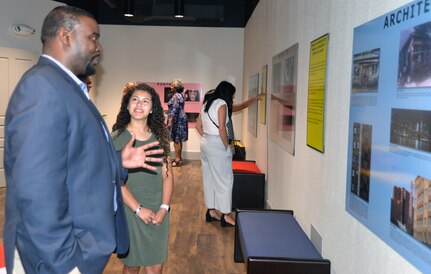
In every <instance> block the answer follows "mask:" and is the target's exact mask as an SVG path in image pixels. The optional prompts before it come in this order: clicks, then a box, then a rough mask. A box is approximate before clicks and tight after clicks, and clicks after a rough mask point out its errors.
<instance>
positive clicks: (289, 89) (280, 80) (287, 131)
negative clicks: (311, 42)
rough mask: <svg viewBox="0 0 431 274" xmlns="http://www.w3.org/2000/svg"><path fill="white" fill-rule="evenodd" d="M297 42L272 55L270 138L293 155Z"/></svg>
mask: <svg viewBox="0 0 431 274" xmlns="http://www.w3.org/2000/svg"><path fill="white" fill-rule="evenodd" d="M298 48H299V45H298V43H296V44H294V45H293V46H291V47H290V48H288V49H286V50H284V51H282V52H280V53H279V54H277V55H275V56H274V57H272V93H271V108H270V109H271V112H270V116H271V118H270V119H269V120H270V121H271V123H270V136H271V140H272V141H274V142H275V143H277V144H278V145H280V146H281V147H282V148H283V149H285V150H286V151H287V152H289V153H290V154H292V155H295V115H296V88H297V86H296V85H297V84H296V82H297V78H298V76H297V74H298Z"/></svg>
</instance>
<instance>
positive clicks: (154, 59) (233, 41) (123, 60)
mask: <svg viewBox="0 0 431 274" xmlns="http://www.w3.org/2000/svg"><path fill="white" fill-rule="evenodd" d="M243 39H244V29H239V28H192V27H153V26H113V25H102V26H101V39H100V41H101V43H102V46H103V57H102V61H101V64H100V66H99V67H98V72H97V78H98V82H97V86H98V93H97V106H98V108H99V110H100V111H101V112H102V113H103V114H108V116H107V122H108V126H112V125H113V123H114V122H115V119H116V115H117V112H118V110H119V107H120V98H121V92H122V90H123V87H124V84H125V83H126V82H129V81H132V82H133V81H150V82H156V81H161V82H166V81H168V82H169V81H170V80H172V79H174V78H181V79H182V80H183V81H184V82H191V83H202V84H203V85H204V92H206V91H208V90H209V89H213V88H215V87H216V86H217V84H218V83H219V82H220V81H221V80H228V81H230V82H232V83H233V84H234V85H235V86H236V87H237V90H238V91H239V92H238V96H237V99H239V100H241V99H242V69H243V41H244V40H243ZM235 119H236V120H235V121H234V122H235V123H236V127H238V128H241V121H242V120H241V119H240V116H238V117H236V118H235ZM238 133H239V134H238V135H239V137H241V134H240V131H239V132H238ZM199 145H200V136H199V134H197V132H196V130H195V129H190V130H189V141H188V142H186V143H184V147H183V149H184V150H185V151H186V158H187V157H189V158H195V159H196V158H197V159H199V155H198V153H199V151H200V148H199Z"/></svg>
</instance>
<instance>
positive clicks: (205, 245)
mask: <svg viewBox="0 0 431 274" xmlns="http://www.w3.org/2000/svg"><path fill="white" fill-rule="evenodd" d="M174 179H175V186H174V194H173V197H172V201H171V212H170V214H171V232H170V238H169V255H168V260H167V261H166V263H165V266H164V269H163V273H164V274H179V273H181V274H198V273H199V274H212V273H214V274H215V273H223V274H235V273H238V274H239V273H246V269H245V265H244V264H238V263H235V262H234V261H233V241H234V228H232V227H230V228H222V227H220V222H212V223H206V222H205V212H206V208H205V206H204V203H203V189H202V175H201V164H200V161H195V160H194V161H185V163H183V166H182V167H175V168H174ZM4 199H5V189H4V188H1V189H0V222H1V227H0V229H1V230H0V231H1V242H3V222H4ZM122 267H123V265H122V263H121V261H119V260H118V259H117V258H116V256H115V255H113V256H112V257H111V259H110V260H109V262H108V264H107V266H106V268H105V271H104V272H103V273H104V274H114V273H115V274H116V273H121V270H122ZM143 273H145V271H143V270H141V274H143Z"/></svg>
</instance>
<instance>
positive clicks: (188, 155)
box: [171, 151, 201, 160]
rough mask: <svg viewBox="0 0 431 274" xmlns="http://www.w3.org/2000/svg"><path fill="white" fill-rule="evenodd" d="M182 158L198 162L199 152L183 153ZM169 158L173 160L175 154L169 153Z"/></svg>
mask: <svg viewBox="0 0 431 274" xmlns="http://www.w3.org/2000/svg"><path fill="white" fill-rule="evenodd" d="M181 156H182V158H183V159H186V160H200V159H201V152H200V151H183V153H182V155H181ZM171 158H172V159H174V158H175V152H173V151H172V152H171Z"/></svg>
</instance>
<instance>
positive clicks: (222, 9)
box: [55, 0, 259, 28]
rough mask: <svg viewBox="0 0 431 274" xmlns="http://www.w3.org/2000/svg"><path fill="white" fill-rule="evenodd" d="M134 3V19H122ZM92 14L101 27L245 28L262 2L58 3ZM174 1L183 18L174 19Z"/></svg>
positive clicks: (135, 0)
mask: <svg viewBox="0 0 431 274" xmlns="http://www.w3.org/2000/svg"><path fill="white" fill-rule="evenodd" d="M128 1H133V14H134V16H133V17H125V16H123V13H124V11H125V10H126V9H127V6H128ZM55 2H61V3H65V4H67V5H70V6H76V7H80V8H83V9H85V10H87V11H89V12H91V13H92V14H93V15H94V16H95V17H96V19H97V21H98V23H99V24H108V25H150V26H191V27H230V28H243V27H245V25H246V24H247V21H248V19H249V18H250V16H251V14H252V13H253V10H254V8H255V7H256V5H257V3H258V2H259V0H93V1H91V0H57V1H55ZM175 2H183V3H184V17H183V18H175V17H174V9H175Z"/></svg>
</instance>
